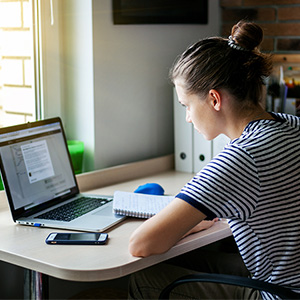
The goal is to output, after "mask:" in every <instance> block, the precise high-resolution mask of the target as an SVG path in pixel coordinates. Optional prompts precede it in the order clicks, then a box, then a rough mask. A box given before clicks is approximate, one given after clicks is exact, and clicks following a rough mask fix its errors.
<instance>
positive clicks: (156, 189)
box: [134, 183, 165, 195]
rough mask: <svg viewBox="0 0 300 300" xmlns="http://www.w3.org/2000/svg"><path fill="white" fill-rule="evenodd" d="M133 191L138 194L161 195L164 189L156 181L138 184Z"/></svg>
mask: <svg viewBox="0 0 300 300" xmlns="http://www.w3.org/2000/svg"><path fill="white" fill-rule="evenodd" d="M134 192H135V193H140V194H150V195H163V194H164V192H165V191H164V189H163V188H162V186H161V185H159V184H158V183H146V184H142V185H140V186H139V187H138V188H137V189H136V190H135V191H134Z"/></svg>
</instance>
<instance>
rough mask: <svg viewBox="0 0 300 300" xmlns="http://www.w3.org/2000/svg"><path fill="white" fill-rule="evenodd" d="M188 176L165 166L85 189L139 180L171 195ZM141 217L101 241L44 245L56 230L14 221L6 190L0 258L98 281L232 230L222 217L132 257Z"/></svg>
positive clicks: (124, 186)
mask: <svg viewBox="0 0 300 300" xmlns="http://www.w3.org/2000/svg"><path fill="white" fill-rule="evenodd" d="M191 177H192V174H188V173H179V172H175V171H165V172H162V173H159V174H157V175H151V176H148V177H144V178H140V179H135V180H131V181H128V182H124V183H118V184H115V185H111V186H108V187H102V188H97V189H93V190H91V191H90V192H92V193H99V194H104V195H112V194H113V192H114V191H115V190H123V191H133V190H134V189H135V188H136V187H137V186H139V185H140V184H143V183H146V182H158V183H160V184H161V185H162V186H163V187H164V189H165V192H166V194H171V195H174V194H176V193H177V192H178V190H179V189H180V187H181V186H183V185H184V184H185V183H186V182H187V181H188V180H189V179H190V178H191ZM141 222H143V221H142V220H141V219H133V218H127V219H126V220H125V221H124V222H122V223H120V224H118V225H117V226H115V227H114V228H112V229H111V230H108V231H107V232H108V233H109V237H110V239H109V242H108V244H107V245H104V246H66V245H47V244H46V243H45V238H46V237H47V236H48V234H49V233H50V232H52V231H58V232H59V231H61V230H53V229H51V228H35V227H27V226H22V225H16V224H15V223H14V222H13V221H12V218H11V215H10V212H9V210H8V206H7V200H6V196H5V193H4V192H0V239H1V243H0V260H2V261H5V262H8V263H12V264H15V265H18V266H20V267H24V268H27V269H31V270H34V271H37V272H41V273H44V274H47V275H50V276H54V277H57V278H60V279H66V280H74V281H101V280H109V279H114V278H119V277H122V276H125V275H128V274H130V273H132V272H135V271H137V270H140V269H143V268H146V267H148V266H151V265H153V264H155V263H158V262H161V261H164V260H166V259H168V258H171V257H174V256H177V255H180V254H182V253H185V252H188V251H190V250H193V249H195V248H198V247H201V246H204V245H206V244H209V243H211V242H214V241H216V240H219V239H222V238H224V237H227V236H230V235H231V231H230V229H229V227H228V225H227V223H226V222H225V221H221V222H218V223H216V224H215V225H214V226H213V227H212V228H210V229H208V230H206V231H203V232H200V233H197V234H193V235H191V236H188V237H186V238H185V239H183V240H181V241H180V242H179V243H178V244H177V245H175V246H174V247H173V248H172V249H171V250H169V251H168V252H167V253H164V254H161V255H155V256H152V257H148V258H137V257H132V256H131V255H130V254H129V252H128V240H129V236H130V235H131V233H132V232H133V231H134V229H135V228H137V227H138V226H139V225H140V224H141Z"/></svg>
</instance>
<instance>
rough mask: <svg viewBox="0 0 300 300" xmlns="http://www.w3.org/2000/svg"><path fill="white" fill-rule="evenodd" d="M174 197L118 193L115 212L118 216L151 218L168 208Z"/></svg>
mask: <svg viewBox="0 0 300 300" xmlns="http://www.w3.org/2000/svg"><path fill="white" fill-rule="evenodd" d="M173 199H174V196H157V195H148V194H138V193H130V192H122V191H116V192H115V193H114V200H113V210H114V213H116V214H118V215H125V216H129V217H136V218H150V217H152V216H154V215H155V214H157V213H158V212H159V211H161V210H162V209H163V208H164V207H166V206H167V205H168V204H169V203H170V202H171V201H172V200H173Z"/></svg>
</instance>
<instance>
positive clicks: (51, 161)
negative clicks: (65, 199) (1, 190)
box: [0, 122, 76, 209]
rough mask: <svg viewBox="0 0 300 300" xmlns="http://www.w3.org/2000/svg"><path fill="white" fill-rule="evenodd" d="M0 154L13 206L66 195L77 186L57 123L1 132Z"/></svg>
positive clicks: (34, 204) (31, 203) (17, 207)
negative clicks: (11, 187)
mask: <svg viewBox="0 0 300 300" xmlns="http://www.w3.org/2000/svg"><path fill="white" fill-rule="evenodd" d="M0 154H1V159H2V164H3V166H4V170H5V175H6V179H7V182H8V184H9V186H12V185H13V186H14V188H13V189H10V190H11V197H12V200H13V204H14V207H15V209H19V208H24V209H29V208H32V207H34V206H36V205H39V204H41V203H45V202H47V201H48V200H52V199H54V198H56V197H59V196H62V195H64V194H68V193H70V190H71V188H74V186H75V185H76V183H75V181H74V176H73V171H72V169H71V165H70V162H69V157H68V152H67V151H66V145H65V141H64V137H63V133H62V128H61V126H60V123H59V122H57V123H53V124H46V125H42V126H38V127H32V128H28V129H22V130H20V131H14V132H8V133H5V134H0Z"/></svg>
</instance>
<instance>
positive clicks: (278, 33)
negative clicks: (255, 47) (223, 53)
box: [220, 0, 300, 54]
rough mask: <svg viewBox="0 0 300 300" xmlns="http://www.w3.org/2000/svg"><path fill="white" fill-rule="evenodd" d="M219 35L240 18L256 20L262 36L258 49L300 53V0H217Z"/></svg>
mask: <svg viewBox="0 0 300 300" xmlns="http://www.w3.org/2000/svg"><path fill="white" fill-rule="evenodd" d="M220 5H221V8H222V35H223V36H229V35H230V29H231V27H232V25H233V24H235V23H236V22H237V21H239V20H241V19H248V20H251V21H255V22H256V23H258V24H259V25H260V26H261V27H262V28H263V30H264V34H265V38H264V42H263V44H262V48H261V50H263V51H266V52H273V53H279V54H280V53H290V54H292V53H300V0H220Z"/></svg>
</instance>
